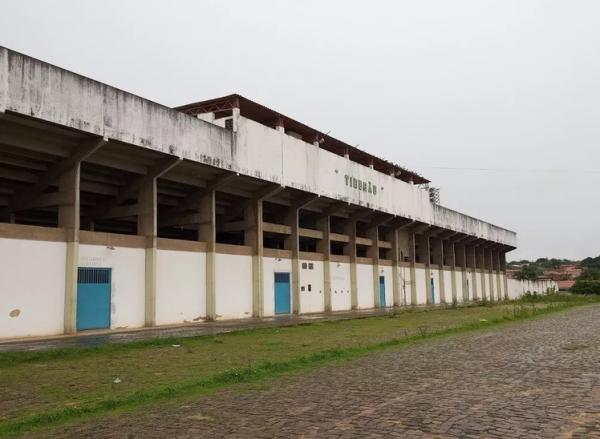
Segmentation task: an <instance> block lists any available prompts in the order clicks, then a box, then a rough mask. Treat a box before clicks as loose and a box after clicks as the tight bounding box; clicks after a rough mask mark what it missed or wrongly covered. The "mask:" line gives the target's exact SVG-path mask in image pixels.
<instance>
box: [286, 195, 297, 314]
mask: <svg viewBox="0 0 600 439" xmlns="http://www.w3.org/2000/svg"><path fill="white" fill-rule="evenodd" d="M299 211H300V209H296V208H295V207H291V208H290V211H289V213H288V216H287V221H286V223H287V224H288V225H289V226H290V227H291V234H290V235H289V236H287V237H286V238H285V249H286V250H290V251H291V252H292V285H291V288H292V313H293V314H300V235H299V231H298V228H299V227H300V222H299Z"/></svg>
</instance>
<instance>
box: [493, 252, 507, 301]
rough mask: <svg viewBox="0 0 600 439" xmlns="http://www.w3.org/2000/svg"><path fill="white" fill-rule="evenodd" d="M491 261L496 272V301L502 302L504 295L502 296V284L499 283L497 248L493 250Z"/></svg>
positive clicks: (498, 254) (498, 253)
mask: <svg viewBox="0 0 600 439" xmlns="http://www.w3.org/2000/svg"><path fill="white" fill-rule="evenodd" d="M492 258H493V261H494V270H495V271H496V291H497V293H498V301H500V300H504V295H503V294H502V283H501V281H500V277H501V274H500V251H499V250H498V248H497V247H496V248H494V249H493V256H492Z"/></svg>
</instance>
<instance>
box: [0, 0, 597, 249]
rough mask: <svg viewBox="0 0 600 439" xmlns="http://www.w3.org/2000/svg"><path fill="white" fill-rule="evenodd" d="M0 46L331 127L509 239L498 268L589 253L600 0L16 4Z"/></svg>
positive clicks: (116, 81) (173, 95)
mask: <svg viewBox="0 0 600 439" xmlns="http://www.w3.org/2000/svg"><path fill="white" fill-rule="evenodd" d="M0 45H3V46H6V47H8V48H10V49H13V50H17V51H20V52H24V53H26V54H28V55H30V56H33V57H35V58H39V59H42V60H44V61H48V62H50V63H53V64H57V65H59V66H61V67H64V68H67V69H69V70H73V71H75V72H77V73H81V74H83V75H86V76H90V77H92V78H94V79H97V80H100V81H102V82H106V83H108V84H111V85H114V86H117V87H119V88H122V89H124V90H127V91H130V92H133V93H136V94H138V95H141V96H143V97H145V98H149V99H152V100H154V101H157V102H160V103H162V104H165V105H169V106H175V105H181V104H185V103H188V102H192V101H198V100H203V99H208V98H211V97H216V96H221V95H225V94H229V93H233V92H238V93H240V94H242V95H245V96H247V97H248V98H250V99H253V100H257V101H258V102H261V103H263V104H265V105H267V106H269V107H271V108H273V109H276V110H278V111H280V112H281V113H283V114H286V115H288V116H290V117H293V118H296V119H299V120H300V121H303V122H305V123H306V124H308V125H310V126H313V127H315V128H317V129H319V130H322V131H325V132H327V131H331V135H333V136H335V137H338V138H339V139H341V140H344V141H346V142H348V143H350V144H353V145H356V144H359V145H360V148H362V149H365V150H367V151H369V152H372V153H374V154H376V155H379V156H382V157H384V158H387V159H389V160H391V161H394V162H396V163H398V164H400V165H403V166H405V167H409V168H412V169H414V170H416V171H418V172H420V173H421V174H423V175H424V176H426V177H428V178H429V179H430V180H432V182H433V185H434V186H438V187H440V188H441V200H442V204H443V205H445V206H447V207H450V208H452V209H456V210H459V211H461V212H464V213H467V214H470V215H473V216H476V217H478V218H481V219H484V220H486V221H490V222H492V223H494V224H497V225H499V226H502V227H506V228H509V229H512V230H515V231H516V232H517V233H518V243H519V248H518V250H516V251H514V252H512V253H510V254H509V258H510V259H513V258H522V257H523V258H532V257H535V258H537V257H544V256H547V257H568V258H582V257H585V256H590V255H593V256H595V255H598V254H600V1H597V0H588V1H584V0H563V1H551V0H545V1H541V0H540V1H535V0H498V1H491V0H488V1H486V0H470V1H467V0H453V1H448V0H438V1H427V0H421V1H416V0H415V1H389V2H383V1H380V2H378V1H368V2H367V1H361V2H353V1H348V0H343V1H327V2H324V1H306V0H303V1H262V2H258V1H252V2H250V1H233V0H228V1H149V0H139V1H132V0H130V1H106V0H104V1H102V2H84V1H80V0H73V1H59V0H53V1H27V0H20V1H16V0H13V1H3V2H2V13H1V14H0ZM442 168H453V169H442ZM457 168H458V169H457ZM473 169H483V170H473Z"/></svg>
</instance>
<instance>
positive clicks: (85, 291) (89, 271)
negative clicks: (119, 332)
mask: <svg viewBox="0 0 600 439" xmlns="http://www.w3.org/2000/svg"><path fill="white" fill-rule="evenodd" d="M110 278H111V269H110V268H80V269H79V270H78V272H77V330H78V331H82V330H85V329H103V328H110Z"/></svg>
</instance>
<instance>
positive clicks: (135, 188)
mask: <svg viewBox="0 0 600 439" xmlns="http://www.w3.org/2000/svg"><path fill="white" fill-rule="evenodd" d="M181 162H182V159H181V157H168V158H165V159H161V160H158V161H157V162H156V163H155V164H154V165H153V166H152V167H151V168H150V169H149V170H148V172H147V173H146V175H142V176H140V177H136V178H135V179H134V180H133V181H132V182H131V183H130V184H129V185H128V186H125V187H124V188H121V189H120V190H119V193H118V195H117V196H116V197H115V198H113V199H111V200H109V201H107V202H106V203H104V204H102V205H100V206H98V207H97V208H96V209H94V210H93V211H92V212H91V213H90V217H91V218H92V219H97V218H118V217H116V216H114V215H115V214H117V212H119V210H118V207H119V206H120V204H122V203H123V202H125V201H127V200H128V199H130V198H135V197H136V195H137V193H138V192H139V191H140V189H141V188H142V187H144V185H146V184H148V183H149V182H151V180H153V179H155V178H159V177H161V176H162V175H164V174H166V173H167V172H168V171H170V170H171V169H173V168H174V167H175V166H177V165H178V164H179V163H181Z"/></svg>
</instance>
